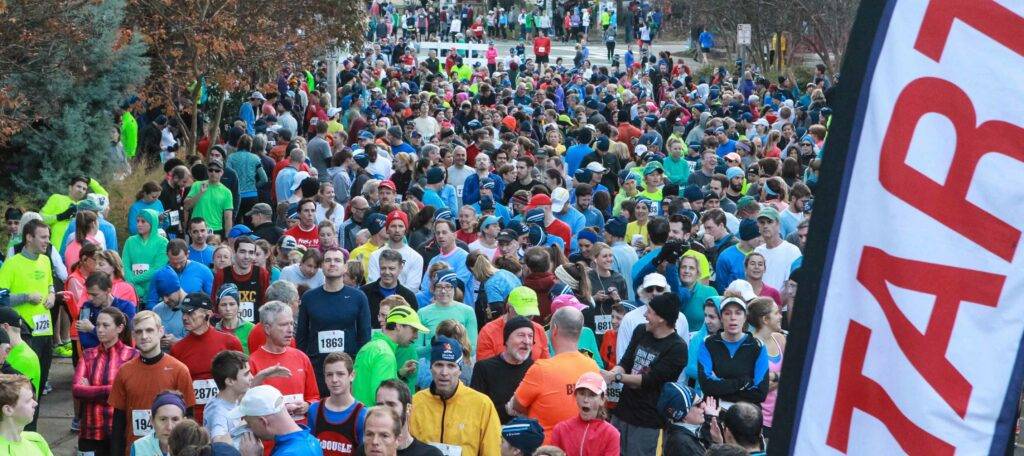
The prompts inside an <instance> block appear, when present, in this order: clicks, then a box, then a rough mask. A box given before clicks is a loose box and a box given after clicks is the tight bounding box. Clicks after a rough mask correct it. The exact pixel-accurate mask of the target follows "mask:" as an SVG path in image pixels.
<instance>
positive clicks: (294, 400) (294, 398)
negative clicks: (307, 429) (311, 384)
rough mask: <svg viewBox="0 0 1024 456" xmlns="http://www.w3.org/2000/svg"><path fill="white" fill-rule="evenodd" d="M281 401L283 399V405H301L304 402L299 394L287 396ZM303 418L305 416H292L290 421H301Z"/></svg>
mask: <svg viewBox="0 0 1024 456" xmlns="http://www.w3.org/2000/svg"><path fill="white" fill-rule="evenodd" d="M282 399H284V403H285V404H301V403H303V402H305V401H306V399H305V397H303V396H302V395H301V394H288V395H285V396H284V397H283V398H282ZM305 418H306V417H305V415H292V419H294V420H303V419H305Z"/></svg>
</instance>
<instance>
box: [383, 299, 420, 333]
mask: <svg viewBox="0 0 1024 456" xmlns="http://www.w3.org/2000/svg"><path fill="white" fill-rule="evenodd" d="M384 322H385V323H396V324H399V325H406V326H412V327H413V328H416V330H417V331H420V332H424V333H428V332H430V329H429V328H427V327H426V326H423V323H421V322H420V316H419V315H417V314H416V311H415V310H412V307H409V306H395V307H392V308H391V310H390V311H389V312H388V316H387V318H386V319H385V320H384Z"/></svg>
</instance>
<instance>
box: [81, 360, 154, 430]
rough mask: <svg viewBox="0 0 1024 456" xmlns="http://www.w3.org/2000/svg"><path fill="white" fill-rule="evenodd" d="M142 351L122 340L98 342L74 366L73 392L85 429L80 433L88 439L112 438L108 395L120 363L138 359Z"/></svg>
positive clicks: (112, 410)
mask: <svg viewBox="0 0 1024 456" xmlns="http://www.w3.org/2000/svg"><path fill="white" fill-rule="evenodd" d="M138 355H139V351H138V350H136V349H135V348H132V347H129V346H127V345H125V344H124V343H123V342H121V341H120V340H119V341H117V343H116V344H114V345H113V346H112V347H110V348H109V349H108V348H104V347H103V345H102V344H101V345H98V346H96V347H94V348H89V349H86V350H85V353H83V354H82V360H81V362H79V363H78V367H77V368H75V379H74V383H73V384H72V387H71V394H72V395H73V396H74V397H75V399H78V400H79V403H80V407H82V412H83V413H82V414H81V417H82V430H81V431H80V433H79V435H80V436H81V437H82V438H83V439H88V440H105V439H107V438H109V436H110V432H111V429H113V426H114V408H113V407H111V406H109V405H107V396H108V395H109V394H110V388H111V385H113V383H114V378H115V377H117V372H118V371H119V370H121V366H123V365H125V364H127V363H128V362H129V361H131V360H133V359H135V358H136V357H137V356H138Z"/></svg>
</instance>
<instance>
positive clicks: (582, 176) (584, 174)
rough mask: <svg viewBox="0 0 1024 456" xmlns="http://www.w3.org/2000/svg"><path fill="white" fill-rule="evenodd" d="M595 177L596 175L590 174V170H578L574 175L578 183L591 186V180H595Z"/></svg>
mask: <svg viewBox="0 0 1024 456" xmlns="http://www.w3.org/2000/svg"><path fill="white" fill-rule="evenodd" d="M593 177H594V173H592V172H590V170H589V169H587V168H580V169H577V170H576V172H575V173H573V178H574V179H576V182H579V183H583V184H589V183H590V180H591V179H593Z"/></svg>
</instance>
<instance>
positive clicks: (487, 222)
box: [480, 215, 500, 230]
mask: <svg viewBox="0 0 1024 456" xmlns="http://www.w3.org/2000/svg"><path fill="white" fill-rule="evenodd" d="M496 224H499V221H498V217H495V216H493V215H488V216H486V217H484V219H483V220H481V221H480V229H481V230H483V229H485V228H487V227H488V226H491V225H496ZM499 228H500V226H499Z"/></svg>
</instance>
